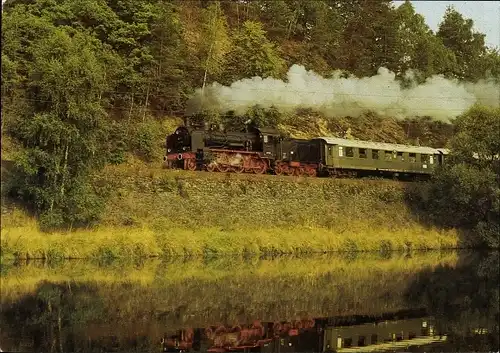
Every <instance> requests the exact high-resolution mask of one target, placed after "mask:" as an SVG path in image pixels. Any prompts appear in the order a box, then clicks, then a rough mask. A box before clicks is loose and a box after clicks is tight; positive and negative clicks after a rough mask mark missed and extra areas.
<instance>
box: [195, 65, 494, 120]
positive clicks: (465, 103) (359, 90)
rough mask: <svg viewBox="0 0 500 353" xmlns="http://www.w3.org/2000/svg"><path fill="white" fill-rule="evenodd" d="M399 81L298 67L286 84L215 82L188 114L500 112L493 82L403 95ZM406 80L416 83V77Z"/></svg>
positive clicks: (433, 81)
mask: <svg viewBox="0 0 500 353" xmlns="http://www.w3.org/2000/svg"><path fill="white" fill-rule="evenodd" d="M395 77H396V75H395V74H394V73H393V72H391V71H389V70H388V69H386V68H383V67H382V68H380V69H379V70H378V73H377V75H375V76H372V77H365V78H357V77H348V78H343V77H341V73H340V72H339V71H337V72H334V74H333V76H332V77H331V78H324V77H322V76H320V75H318V74H316V73H315V72H313V71H307V70H306V69H305V68H304V67H303V66H301V65H293V66H292V67H290V69H289V71H288V73H287V80H286V81H281V80H277V79H273V78H264V79H263V78H261V77H253V78H247V79H242V80H239V81H236V82H234V83H232V84H231V85H230V86H229V87H227V86H222V85H220V84H219V83H217V82H214V83H212V84H211V85H207V86H206V87H205V90H204V93H203V91H202V89H201V88H200V89H197V90H196V92H195V95H194V96H193V97H192V98H191V100H190V101H189V102H188V112H187V113H188V114H192V113H195V112H198V111H200V110H201V109H209V110H215V111H218V112H219V113H225V112H228V111H231V110H233V111H235V113H236V114H243V113H244V112H245V111H246V110H247V109H248V108H250V107H252V106H255V105H259V106H261V107H263V108H270V107H272V106H274V107H276V108H278V109H279V110H281V111H294V110H296V109H297V108H310V109H314V110H316V111H319V112H321V113H323V114H325V115H326V116H347V115H349V116H357V115H360V114H361V113H363V112H365V111H367V110H370V111H373V112H376V113H378V114H380V115H383V116H392V117H397V118H405V117H415V116H430V117H432V118H434V119H436V120H441V121H445V122H449V121H450V119H451V118H454V117H456V116H458V115H460V114H462V113H464V112H465V111H466V110H467V109H469V108H470V107H471V106H473V105H474V104H475V103H477V102H478V103H480V104H483V105H487V106H494V107H498V106H500V85H498V84H497V83H495V82H494V81H493V80H491V79H490V80H483V81H480V82H478V83H474V84H473V83H461V82H459V81H457V80H449V79H446V78H444V77H443V76H433V77H430V78H428V79H427V80H426V81H425V82H424V83H423V84H421V85H416V84H413V85H411V86H410V87H409V88H407V89H403V88H401V85H400V83H399V82H398V81H397V80H396V79H395ZM407 78H409V79H411V78H412V74H411V73H409V74H408V76H407Z"/></svg>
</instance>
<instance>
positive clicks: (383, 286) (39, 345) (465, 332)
mask: <svg viewBox="0 0 500 353" xmlns="http://www.w3.org/2000/svg"><path fill="white" fill-rule="evenodd" d="M1 276H2V277H1V279H2V286H1V294H2V296H1V305H2V312H1V314H0V317H1V320H0V325H1V333H0V348H1V349H3V351H12V352H41V351H43V352H164V351H182V350H184V351H196V352H198V351H201V352H206V351H212V352H228V351H252V352H332V351H336V352H362V351H366V352H367V351H382V350H384V349H385V350H386V351H414V352H424V351H425V352H431V351H446V352H450V351H468V352H470V351H498V350H499V340H498V334H499V304H498V303H499V289H498V285H499V279H498V253H489V254H470V253H467V254H465V253H462V254H458V253H456V252H447V253H438V252H428V253H414V254H412V255H411V256H408V255H404V254H389V255H388V254H385V255H384V257H381V256H380V255H377V254H374V255H373V254H372V255H370V254H359V255H357V256H343V257H332V256H322V257H312V258H278V259H247V260H241V259H240V260H238V259H211V260H190V261H160V260H151V261H150V260H148V261H145V262H142V263H134V264H130V263H129V264H118V263H113V264H96V263H90V262H77V261H66V262H63V263H57V264H47V263H40V262H32V263H28V264H26V263H23V264H16V265H12V266H5V265H4V266H3V267H2V275H1Z"/></svg>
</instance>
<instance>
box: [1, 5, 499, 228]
mask: <svg viewBox="0 0 500 353" xmlns="http://www.w3.org/2000/svg"><path fill="white" fill-rule="evenodd" d="M2 11H3V14H2V15H3V16H2V76H1V78H2V115H3V117H2V140H4V137H5V140H6V141H8V144H9V145H14V146H17V147H16V153H15V156H14V157H13V160H14V164H15V172H14V174H13V175H14V176H13V177H12V178H10V179H9V180H8V181H7V182H6V183H7V184H8V185H7V187H6V190H7V191H6V192H7V193H8V194H9V197H10V198H13V199H18V200H22V201H23V202H24V203H25V204H26V205H29V206H30V208H31V209H32V211H33V212H34V213H35V214H36V215H37V216H39V217H40V220H41V224H44V225H46V227H47V228H52V227H59V226H61V225H65V224H71V225H73V226H78V225H85V224H89V223H92V222H95V221H96V220H98V219H99V213H100V212H101V211H102V207H103V203H104V202H105V201H104V199H105V197H104V196H103V195H101V194H99V192H97V191H96V190H95V187H94V184H93V183H92V175H93V174H95V173H97V172H98V171H99V170H101V169H102V168H103V167H104V166H106V165H108V164H119V163H122V162H124V161H125V160H126V159H127V158H128V157H127V156H128V155H130V154H134V155H136V156H138V157H139V158H142V159H143V160H144V161H145V162H156V163H160V160H158V153H160V152H158V151H159V150H161V148H162V147H161V146H162V145H161V144H162V143H163V142H164V137H165V134H166V133H168V132H169V129H171V126H172V124H175V123H178V121H179V120H175V118H179V117H182V116H183V115H184V114H185V113H186V112H191V111H192V110H193V109H198V110H199V111H197V113H201V114H202V115H203V116H204V118H205V119H215V120H221V119H227V116H228V115H227V114H225V113H227V111H223V110H221V109H220V107H219V108H218V107H215V108H214V106H216V105H213V104H212V103H213V101H214V99H213V97H212V98H210V97H208V99H206V101H207V102H208V103H206V104H208V105H209V106H208V108H207V106H206V105H203V106H201V108H200V107H199V104H198V103H199V98H200V92H203V94H204V92H207V93H209V94H213V95H218V98H217V97H216V99H215V100H217V99H219V101H218V104H219V106H220V105H224V104H225V107H226V108H227V106H228V104H227V102H223V101H221V100H220V99H222V98H221V97H223V95H222V93H221V92H231V93H232V94H233V96H235V97H237V98H236V100H235V101H233V103H231V104H233V105H235V106H236V105H238V106H239V107H238V108H239V114H240V115H242V116H243V117H244V118H245V119H246V118H251V119H254V120H256V121H258V122H260V123H261V124H274V125H277V126H279V127H280V128H281V129H282V130H284V131H285V132H288V133H290V134H292V135H294V136H310V135H311V134H317V133H321V134H323V133H329V134H332V135H341V134H343V133H345V131H346V130H347V131H349V132H350V134H352V136H353V137H354V138H359V139H370V140H374V141H385V142H398V143H414V144H422V145H431V146H436V147H443V146H445V145H448V144H454V145H455V146H459V147H460V146H462V147H463V146H474V147H477V148H482V151H484V153H485V154H486V156H490V157H491V158H493V159H494V156H495V153H497V154H496V155H497V156H498V152H500V148H499V146H498V141H497V140H496V138H495V136H494V133H495V129H494V128H496V127H497V126H498V127H499V128H500V125H499V121H500V117H499V116H500V114H499V110H498V109H499V108H498V106H499V102H498V83H499V79H500V53H499V51H498V48H489V47H488V46H487V45H486V44H485V35H484V34H482V33H479V32H477V31H475V30H474V23H473V21H472V20H471V19H468V18H465V17H464V16H463V15H462V14H460V13H459V12H458V11H456V10H455V9H454V8H452V7H450V8H448V10H447V11H446V13H445V15H444V17H443V19H442V21H441V23H440V25H439V29H438V30H437V31H436V32H433V31H432V30H431V29H430V28H429V26H428V25H427V24H426V23H425V20H424V18H423V17H422V16H421V15H419V14H417V13H416V12H415V10H414V8H413V6H412V4H411V2H409V1H406V2H405V3H403V4H401V5H399V6H395V5H394V3H393V2H391V1H388V0H376V1H372V0H370V1H367V0H343V1H336V0H316V1H300V0H254V1H250V0H234V1H230V0H226V1H211V0H190V1H182V0H171V1H164V0H161V1H160V0H107V1H104V0H64V1H56V0H6V1H5V3H4V4H3V10H2ZM294 73H295V74H297V75H299V74H300V75H303V76H307V77H308V79H309V80H313V81H314V80H315V81H314V82H320V83H322V84H323V85H328V84H329V83H335V84H336V83H339V82H344V83H345V84H347V83H349V82H355V85H354V86H353V87H355V89H354V90H353V91H347V92H351V93H346V94H345V95H346V96H347V97H350V98H352V99H351V100H349V99H344V100H343V101H342V102H341V103H339V104H338V106H335V109H333V110H332V109H326V108H324V107H325V106H327V107H331V104H330V103H331V102H322V101H320V102H319V103H318V106H317V107H316V106H315V104H316V103H315V102H317V101H316V100H314V99H313V100H311V99H309V100H308V101H306V99H305V98H304V99H303V100H302V102H306V103H307V104H306V103H303V104H302V105H301V104H298V105H296V106H293V107H291V109H287V105H289V103H288V101H287V99H288V98H286V97H285V98H283V95H282V94H281V93H280V94H276V96H278V95H281V96H280V97H279V98H280V99H282V101H280V103H279V104H276V105H273V104H272V103H273V102H271V103H270V104H268V105H267V106H264V107H263V106H260V105H259V99H260V98H259V96H257V95H252V94H250V93H249V92H255V91H258V92H259V94H263V93H262V91H259V88H258V87H260V86H259V84H261V83H262V82H265V83H266V85H267V86H266V87H271V88H269V89H270V90H272V89H274V88H273V86H269V85H268V83H269V84H271V83H272V84H274V85H275V86H274V87H285V86H284V84H282V82H284V81H286V80H290V78H291V77H293V75H294ZM252 77H259V80H260V81H259V80H254V81H248V79H250V78H252ZM311 77H312V78H311ZM245 79H246V80H247V81H245ZM266 80H267V81H266ZM342 80H344V81H342ZM370 80H371V81H370ZM384 80H385V81H384ZM278 81H279V82H278ZM389 81H391V82H392V83H391V85H392V86H391V90H390V91H388V93H387V96H388V97H391V95H393V97H395V98H398V97H396V96H397V94H402V93H401V92H406V91H403V90H404V89H410V90H411V89H414V91H412V92H413V93H412V94H414V95H415V94H420V96H419V97H417V98H418V99H420V100H418V99H413V100H411V99H412V96H411V94H406V93H405V94H402V95H401V97H402V98H401V99H399V98H398V99H399V100H398V101H397V102H393V101H390V102H388V103H384V104H385V105H384V104H382V103H380V99H381V98H380V97H375V98H373V97H371V98H370V99H369V100H366V99H365V100H363V99H361V98H359V97H357V98H356V99H354V98H353V96H355V95H356V94H358V93H356V92H358V91H359V90H362V89H363V88H366V87H367V86H370V85H372V86H373V85H375V86H374V87H371V88H370V89H371V91H370V90H369V91H367V92H368V93H366V94H365V95H364V97H365V98H366V97H370V94H371V93H370V92H373V91H374V90H375V91H376V92H380V90H384V89H385V87H386V85H385V83H387V82H389ZM235 82H237V83H238V85H236V83H235ZM252 82H255V87H257V88H252V84H253V83H252ZM259 82H261V83H259ZM280 82H281V83H280ZM307 82H310V81H307ZM307 82H306V83H307ZM346 82H347V83H346ZM344 83H343V84H344ZM462 83H463V84H462ZM299 84H300V82H299ZM377 84H378V86H377ZM245 85H246V86H245ZM394 85H396V86H394ZM261 86H262V84H261ZM299 86H300V85H299ZM235 87H239V89H240V91H239V92H236V91H235V90H236V88H235ZM242 87H243V88H242ZM245 87H246V89H247V90H246V91H245V90H244V88H245ZM286 87H288V88H286ZM286 87H285V88H281V89H285V91H286V90H287V89H288V90H290V89H294V87H291V86H286ZM377 87H378V88H377ZM224 89H225V90H226V91H224ZM277 89H278V88H276V90H277ZM356 89H357V90H358V91H356ZM377 89H378V91H377ZM252 90H253V91H252ZM423 91H425V92H426V93H425V94H426V95H427V96H425V95H424V96H422V92H423ZM444 91H446V92H447V93H446V94H448V95H447V96H446V95H445V96H443V97H448V98H449V101H450V102H451V103H449V104H448V105H447V106H446V107H447V108H446V109H448V111H447V112H446V114H444V115H443V114H441V113H443V112H442V111H441V112H440V111H438V110H439V109H438V108H439V107H438V106H437V105H434V106H430V107H429V108H425V109H420V110H419V109H416V108H415V106H419V105H420V106H421V102H424V101H427V100H428V101H431V102H430V103H429V104H431V103H432V99H425V98H429V97H430V98H432V97H434V98H435V100H436V99H437V100H439V101H440V102H441V103H442V101H443V99H442V98H443V97H440V96H435V95H436V94H438V95H439V92H444ZM287 92H288V91H287ZM395 92H396V93H395ZM419 92H420V93H419ZM478 92H479V93H478ZM489 92H490V93H491V92H493V93H492V94H490V93H489ZM237 93H238V94H239V95H237ZM272 93H273V92H271V93H270V95H272ZM285 93H286V92H285ZM309 93H312V95H313V96H314V93H315V92H309ZM203 94H202V95H201V98H202V99H201V101H203V100H204V99H205V96H204V95H203ZM283 94H284V93H283ZM443 94H444V93H443ZM461 94H463V97H462V96H460V95H461ZM481 94H482V96H481ZM495 94H497V95H496V96H495ZM264 95H265V93H264ZM361 96H362V95H361ZM459 96H460V97H459ZM294 97H295V96H293V97H291V98H290V99H291V100H293V99H294ZM453 97H455V98H456V99H457V100H456V101H453V100H452V99H454V98H453ZM457 97H458V98H457ZM471 97H472V98H471ZM413 98H415V97H413ZM462 98H463V99H462ZM197 99H198V101H197ZM238 99H239V100H240V101H246V103H245V104H246V105H245V104H243V105H241V104H238ZM301 99H302V98H301ZM377 99H378V100H377ZM405 99H406V101H405V102H403V103H404V104H403V103H401V100H405ZM460 99H462V100H460ZM471 99H472V101H471ZM481 99H483V100H481ZM221 102H222V103H221ZM311 102H312V103H311ZM408 102H409V103H408ZM474 102H475V104H473V103H474ZM254 103H255V104H254ZM482 103H484V104H482ZM196 104H198V106H197V105H196ZM210 104H212V106H210ZM231 104H229V105H231ZM398 104H399V105H400V106H403V108H404V109H403V110H401V109H402V108H401V109H400V106H398ZM395 105H396V108H394V106H395ZM473 105H474V106H473ZM193 107H194V108H193ZM343 107H344V108H345V109H344V111H343V110H342V109H343ZM212 108H214V109H212ZM229 108H231V107H229ZM372 108H373V109H372ZM391 109H395V110H394V112H395V113H394V114H392V115H391ZM440 109H441V108H440ZM226 110H231V109H226ZM237 110H238V109H237ZM442 110H443V109H442ZM401 112H403V113H401ZM400 113H401V114H400ZM448 113H449V114H448ZM440 114H441V115H442V116H441V115H440ZM229 116H231V115H229ZM457 116H458V120H455V119H456V118H457ZM491 124H493V125H491ZM491 127H493V129H492V128H491ZM471 129H476V130H477V129H479V130H477V131H481V132H483V133H484V135H481V136H479V135H474V136H473V135H471V134H468V132H470V131H471ZM460 131H462V134H460ZM492 134H493V135H492ZM452 136H453V138H454V139H455V140H453V138H452ZM457 138H458V141H457ZM460 138H462V140H460ZM463 139H465V140H463ZM467 139H468V140H467ZM463 141H465V142H466V143H467V144H465V145H464V143H462V142H463ZM4 146H7V143H5V144H4V143H3V144H2V152H4V151H5V149H6V147H4ZM465 152H467V151H465ZM466 155H467V153H465V155H460V156H458V157H459V158H458V159H457V162H456V163H457V164H456V165H455V166H454V167H456V168H458V169H456V170H454V171H453V172H450V171H447V173H452V174H453V173H454V174H453V175H454V176H455V177H456V178H458V179H460V178H461V177H460V176H459V175H461V174H460V173H462V172H463V173H469V174H468V175H469V176H470V178H469V179H471V180H472V179H474V178H475V176H477V175H476V174H478V173H479V174H481V173H483V174H485V175H483V174H481V176H477V177H484V178H485V179H484V180H485V182H484V183H483V184H481V185H482V188H481V190H479V191H477V192H478V193H479V194H480V195H483V196H484V195H486V196H485V197H487V199H488V200H489V201H488V202H489V203H488V204H489V205H490V208H488V207H486V206H484V205H483V204H484V202H483V201H481V200H483V198H484V197H483V196H481V197H479V196H477V193H475V194H474V195H476V196H477V197H479V199H477V198H476V199H474V200H476V201H477V202H483V203H481V205H483V206H484V207H486V208H484V207H483V206H482V207H483V208H481V210H483V209H484V212H483V211H481V210H479V209H478V212H483V213H481V217H483V218H481V217H480V219H481V220H483V221H485V222H486V219H492V217H493V218H494V213H492V212H493V211H494V210H495V207H496V208H498V207H500V206H499V204H500V202H499V201H498V198H499V197H498V185H496V186H495V180H497V179H495V178H498V171H495V170H494V168H493V167H491V168H490V167H489V166H490V165H489V164H488V166H487V167H485V166H484V165H481V166H476V165H474V163H475V162H471V160H470V159H467V156H466ZM464 160H466V161H464ZM464 163H465V164H464ZM2 164H3V158H2ZM457 165H458V167H457ZM464 165H465V167H464ZM460 168H462V169H460ZM464 168H465V169H467V168H468V169H467V170H466V171H465V169H464ZM470 168H476V169H474V171H471V169H470ZM460 170H462V171H460ZM457 173H458V174H457ZM471 173H472V174H474V173H476V174H474V175H472V174H471ZM486 174H487V175H486ZM444 179H446V180H447V181H448V182H449V180H450V179H449V178H444ZM444 179H443V180H444ZM2 183H4V181H3V180H2ZM449 187H450V188H453V187H454V186H453V185H450V186H449ZM495 187H496V189H495ZM491 188H493V189H494V190H495V191H494V192H493V193H492V192H491V190H492V189H491ZM2 189H3V188H2ZM491 195H496V196H494V197H493V199H491V197H492V196H491ZM444 196H446V195H444ZM476 196H474V197H476ZM495 197H496V198H495ZM478 200H479V201H478ZM469 201H470V200H468V201H467V200H465V201H464V200H461V201H460V202H462V203H461V204H460V205H458V204H456V203H455V204H454V205H455V206H456V207H464V205H470V204H469V203H468V202H469ZM470 202H473V201H470ZM450 207H452V208H453V207H454V206H450ZM464 217H466V218H467V216H466V215H464ZM478 219H479V218H478ZM465 223H467V222H465ZM483 223H484V222H483ZM483 223H481V225H479V226H480V227H482V228H481V229H484V231H485V232H486V230H487V229H490V228H491V226H490V225H489V224H490V223H488V222H486V223H484V224H483ZM485 224H487V225H485ZM467 226H470V227H472V228H474V227H476V226H478V225H477V222H476V223H474V224H469V223H467ZM494 227H498V222H496V223H495V224H494ZM495 229H496V228H495ZM488 232H489V231H488ZM488 234H491V233H488Z"/></svg>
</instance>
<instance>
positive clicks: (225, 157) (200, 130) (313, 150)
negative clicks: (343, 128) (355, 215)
mask: <svg viewBox="0 0 500 353" xmlns="http://www.w3.org/2000/svg"><path fill="white" fill-rule="evenodd" d="M166 148H167V151H166V155H165V157H164V161H165V165H166V167H168V168H182V169H186V170H191V171H194V170H207V171H210V172H213V171H219V172H235V173H243V172H253V173H256V174H264V173H267V172H274V174H276V175H295V176H303V175H307V176H310V177H313V176H356V175H363V176H368V175H375V176H382V175H391V176H395V177H397V176H403V175H404V176H410V177H413V178H415V179H418V178H422V177H424V178H425V177H428V176H430V175H431V174H432V173H433V171H434V170H435V168H436V167H437V166H439V165H442V164H443V163H444V161H445V156H446V155H447V154H448V150H446V149H436V148H431V147H424V146H409V145H401V144H392V143H380V142H370V141H361V140H350V139H344V138H337V137H315V138H312V139H310V140H304V139H293V138H289V137H286V136H283V135H282V134H280V133H279V132H278V131H277V130H275V129H271V128H258V127H256V126H253V125H247V126H246V127H245V128H244V129H242V130H241V131H237V130H228V131H226V130H224V129H223V128H218V127H216V126H210V127H208V126H206V125H205V126H203V127H200V126H197V127H195V126H191V125H190V124H189V123H186V124H185V125H184V126H180V127H178V128H177V129H176V130H175V132H174V133H173V134H171V135H169V136H167V141H166Z"/></svg>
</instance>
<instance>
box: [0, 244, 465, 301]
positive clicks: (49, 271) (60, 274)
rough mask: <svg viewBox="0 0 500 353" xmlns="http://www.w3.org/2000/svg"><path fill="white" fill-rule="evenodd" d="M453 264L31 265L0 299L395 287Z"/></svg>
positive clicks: (8, 278)
mask: <svg viewBox="0 0 500 353" xmlns="http://www.w3.org/2000/svg"><path fill="white" fill-rule="evenodd" d="M456 261H457V254H456V253H455V252H446V253H440V252H425V253H416V254H414V255H413V257H412V258H406V257H405V256H404V255H402V254H394V255H393V257H391V258H390V259H382V258H380V257H379V256H376V255H373V254H359V256H357V257H355V258H353V259H346V258H342V257H338V256H331V255H328V256H321V257H314V258H290V257H286V258H278V259H273V260H259V259H257V258H253V259H248V260H247V261H242V260H240V259H234V258H218V259H212V260H201V259H194V260H192V261H186V262H183V261H170V262H167V261H160V260H157V259H155V260H147V261H145V262H144V263H142V264H130V263H128V264H112V265H109V266H104V267H103V266H98V265H96V264H91V263H89V262H83V261H63V262H62V263H60V264H59V265H57V266H54V267H51V266H49V265H46V264H45V265H43V264H41V263H38V262H35V263H30V264H28V265H23V266H8V267H5V268H4V271H3V272H4V273H3V274H2V277H1V279H2V286H1V294H2V300H8V298H15V297H19V296H22V295H25V294H28V293H30V292H33V291H34V290H35V289H36V288H37V286H38V285H39V284H40V283H41V282H42V281H49V282H53V283H68V282H77V283H94V284H98V285H99V286H116V285H119V284H124V283H134V284H135V285H139V286H140V287H144V288H165V287H166V286H178V285H181V287H182V284H186V283H191V284H196V283H198V284H200V283H212V284H213V285H217V286H219V285H221V283H226V284H228V285H229V284H230V283H232V282H238V283H250V282H260V281H270V282H271V283H274V284H276V285H278V284H279V283H280V282H281V283H282V282H288V281H290V282H291V283H296V285H298V282H304V281H305V286H307V283H310V284H311V285H313V283H314V282H315V281H317V280H318V278H319V277H321V276H325V275H328V276H334V277H338V278H343V279H342V281H346V280H347V282H349V281H361V282H364V281H369V282H370V281H373V280H376V281H378V280H380V279H384V280H386V281H393V282H395V283H396V282H398V281H400V280H402V279H403V277H404V274H412V273H414V272H416V271H419V270H422V269H424V268H427V267H434V266H436V265H438V264H448V265H452V266H453V265H454V264H455V263H456ZM339 276H340V277H339ZM398 277H399V278H398ZM391 278H392V280H391ZM308 281H309V282H308ZM213 285H212V286H213ZM181 287H179V289H180V288H181ZM304 290H305V289H304Z"/></svg>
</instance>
